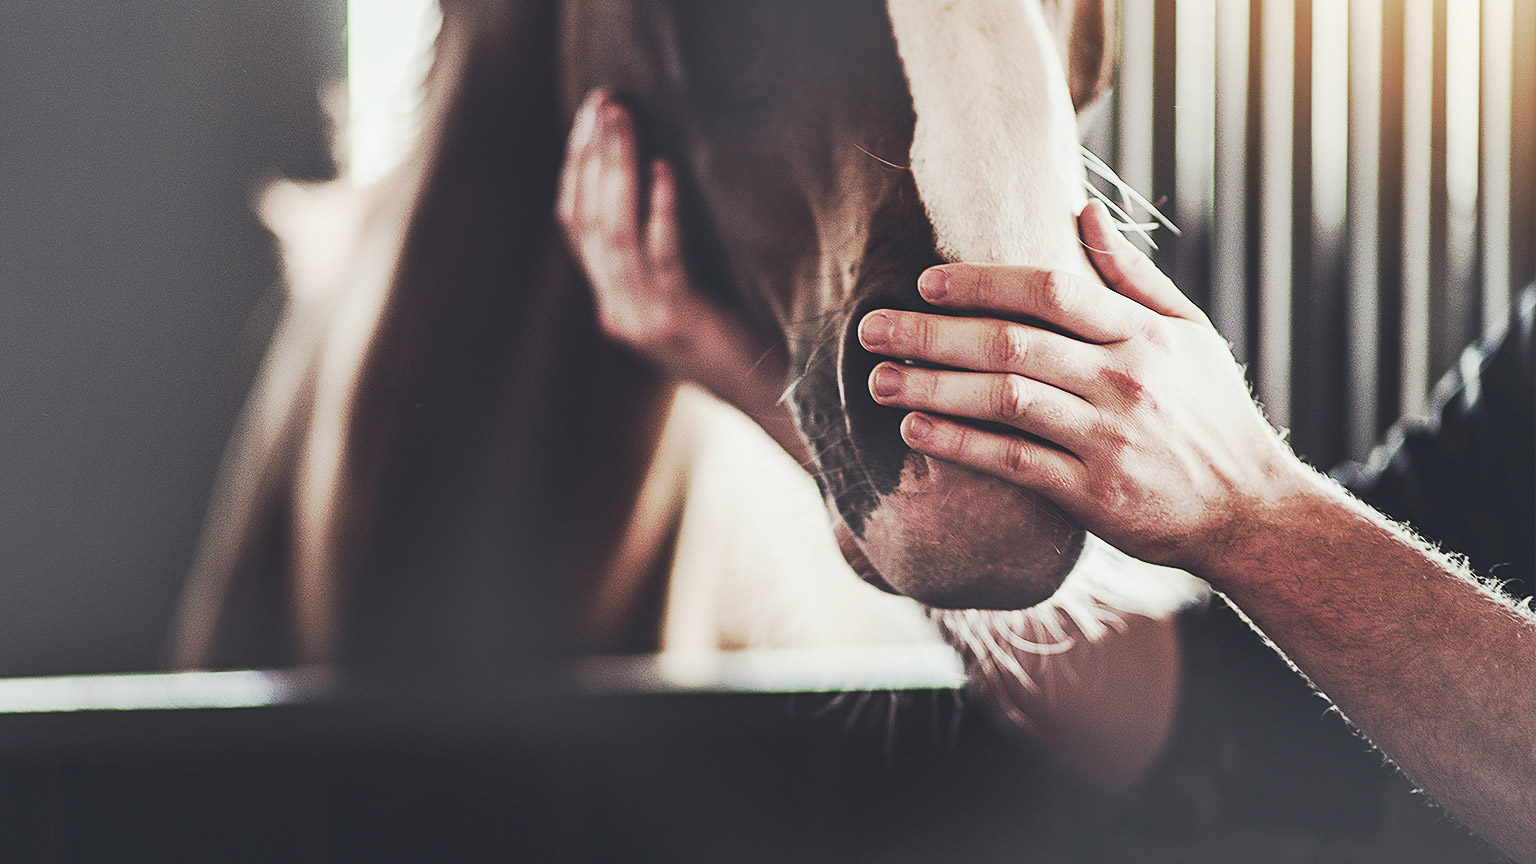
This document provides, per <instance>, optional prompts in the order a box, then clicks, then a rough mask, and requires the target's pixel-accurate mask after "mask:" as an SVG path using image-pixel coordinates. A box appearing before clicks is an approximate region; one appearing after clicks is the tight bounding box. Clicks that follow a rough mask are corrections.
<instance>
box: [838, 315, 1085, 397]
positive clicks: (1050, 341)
mask: <svg viewBox="0 0 1536 864" xmlns="http://www.w3.org/2000/svg"><path fill="white" fill-rule="evenodd" d="M859 342H860V343H861V344H863V346H864V347H865V348H867V349H869V350H870V351H872V352H875V353H877V354H884V355H885V356H887V357H895V358H897V359H901V360H918V361H921V362H923V363H930V364H933V365H937V366H949V367H953V368H956V369H971V370H975V371H979V372H1012V373H1014V374H1017V375H1024V376H1026V377H1029V378H1034V379H1036V380H1039V381H1043V382H1045V383H1047V384H1050V385H1052V386H1054V387H1059V388H1061V389H1063V390H1066V391H1068V392H1070V393H1073V394H1076V395H1078V396H1082V397H1084V398H1088V397H1089V396H1090V393H1091V392H1093V391H1094V390H1095V389H1096V388H1095V384H1096V381H1097V380H1098V375H1099V366H1100V365H1101V364H1102V361H1101V358H1100V357H1099V356H1098V355H1100V354H1102V353H1103V349H1102V348H1099V347H1097V346H1094V345H1090V344H1088V343H1087V342H1082V341H1079V340H1077V339H1073V338H1072V337H1070V336H1063V335H1061V334H1060V333H1053V332H1051V331H1049V330H1042V329H1040V328H1038V327H1030V326H1028V325H1025V324H1019V323H1017V322H1014V321H1003V320H999V319H996V318H951V317H949V316H947V315H928V314H924V313H921V312H903V311H898V310H894V309H881V310H876V311H874V312H871V313H869V314H868V315H866V316H864V320H863V321H861V322H859Z"/></svg>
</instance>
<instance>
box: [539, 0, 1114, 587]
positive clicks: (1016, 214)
mask: <svg viewBox="0 0 1536 864" xmlns="http://www.w3.org/2000/svg"><path fill="white" fill-rule="evenodd" d="M1111 6H1112V4H1105V3H1096V2H1079V3H1071V2H1057V3H1047V4H1045V5H1042V4H1041V3H1039V2H1038V0H968V2H965V3H952V2H938V0H891V2H889V3H888V4H887V3H886V2H882V0H839V2H825V3H820V2H816V3H812V2H803V0H759V2H724V3H722V2H719V0H667V2H657V3H640V2H635V3H616V2H606V0H590V2H588V0H569V2H567V3H566V4H565V8H564V12H563V15H562V18H561V21H560V26H561V28H562V30H561V34H560V37H559V42H560V44H561V46H562V55H561V58H560V60H561V62H560V74H559V84H560V88H561V89H560V103H561V106H562V109H563V110H564V111H565V112H566V116H567V117H568V116H569V114H570V112H571V110H572V109H573V107H574V106H575V104H576V103H577V102H578V101H579V100H580V99H581V98H582V96H583V95H584V94H585V93H586V92H587V91H588V90H590V89H591V88H593V87H598V86H601V87H607V88H610V89H612V90H614V91H616V92H617V93H618V94H620V98H622V99H624V100H626V101H628V102H629V103H630V104H631V105H632V106H633V107H634V109H635V112H636V114H637V116H638V119H639V122H640V128H641V135H642V140H643V142H644V143H645V144H646V145H647V146H648V147H649V148H650V149H651V150H652V151H653V155H660V156H664V157H666V158H668V159H670V160H671V161H672V162H673V163H674V164H676V165H679V166H681V167H682V170H681V172H680V176H681V179H682V182H683V191H684V195H683V198H684V205H685V210H684V219H685V238H686V241H687V243H688V244H689V246H690V252H691V258H692V264H693V266H694V270H695V272H696V274H697V275H698V277H699V281H700V282H701V283H703V284H705V285H707V286H710V287H711V288H712V289H714V290H715V291H716V292H717V293H718V295H719V297H720V299H721V300H722V301H723V302H725V303H727V304H729V305H730V306H732V307H734V308H735V309H736V310H737V311H739V312H740V313H741V314H743V315H744V317H746V318H747V320H749V321H750V322H752V323H754V324H755V325H756V326H757V328H758V329H759V330H761V331H762V332H763V333H764V334H765V335H767V336H769V337H770V338H774V339H783V340H784V343H785V347H786V348H787V353H788V356H789V358H790V365H791V369H792V370H793V376H794V380H793V385H792V387H791V388H790V390H789V401H790V404H791V405H792V407H793V409H794V413H795V416H796V419H797V422H798V426H799V428H800V430H801V432H802V434H803V436H804V437H805V439H806V441H807V442H808V444H809V445H810V448H811V451H812V452H813V453H814V455H815V460H816V466H815V467H816V469H817V470H816V473H817V478H818V481H819V482H820V484H821V488H822V491H823V493H824V495H825V497H826V499H827V501H828V503H829V505H830V506H831V507H832V508H833V509H834V510H835V512H836V514H837V516H838V517H839V518H840V519H841V520H842V522H843V524H844V525H845V526H846V528H847V530H848V533H849V534H850V535H851V540H852V544H853V547H852V548H848V549H847V551H849V552H852V553H854V554H853V555H851V556H850V557H851V558H856V557H859V556H862V557H863V558H865V559H867V562H868V563H869V564H871V565H873V568H874V569H875V570H877V571H878V572H879V576H880V577H881V578H882V579H883V580H884V581H885V582H886V583H888V584H889V585H890V586H892V587H894V588H895V589H897V590H898V591H900V592H901V593H905V594H908V595H910V596H913V597H915V598H917V599H919V600H921V601H923V602H925V603H927V604H929V605H934V606H941V607H986V608H1001V609H1016V608H1022V607H1026V606H1030V605H1034V604H1036V603H1039V602H1040V601H1042V600H1044V599H1046V598H1047V597H1048V596H1049V595H1050V594H1051V593H1052V592H1053V591H1055V589H1056V588H1057V586H1058V585H1059V584H1060V582H1061V580H1062V578H1063V577H1064V576H1065V574H1066V572H1067V571H1068V570H1069V569H1070V568H1071V566H1072V564H1073V562H1074V560H1075V558H1076V555H1077V553H1078V551H1079V549H1080V548H1081V544H1082V539H1083V535H1082V531H1081V529H1080V528H1079V527H1078V526H1077V525H1075V524H1074V523H1073V522H1072V521H1071V520H1069V519H1068V518H1066V517H1065V516H1064V515H1063V514H1062V513H1060V511H1058V510H1057V509H1056V508H1055V507H1054V506H1052V505H1051V504H1050V503H1049V502H1047V501H1045V500H1044V499H1041V498H1039V497H1037V496H1034V495H1032V494H1030V493H1027V492H1023V491H1020V490H1018V489H1016V488H1014V487H1012V486H1010V485H1008V484H1005V483H1002V482H1000V481H997V480H994V479H992V478H990V477H985V476H982V475H979V474H976V473H972V472H969V471H965V470H962V469H959V468H956V467H955V466H952V465H948V464H944V463H939V462H936V461H933V460H929V459H927V458H925V457H922V456H919V455H917V454H915V453H913V452H911V451H910V450H909V449H908V448H907V447H906V446H905V444H904V443H903V442H902V440H901V437H900V434H899V432H898V423H899V420H900V413H901V412H899V411H895V410H893V409H889V408H885V407H882V406H879V405H877V404H876V403H875V402H874V401H873V400H872V399H871V398H870V397H869V394H868V390H867V386H866V383H865V382H866V381H867V378H868V376H869V374H870V372H871V370H872V369H873V367H874V365H875V363H876V362H877V360H878V358H876V357H874V356H873V355H871V354H870V353H868V352H867V351H865V350H864V349H863V348H861V347H860V345H859V343H858V340H857V338H856V336H855V333H854V330H855V327H856V326H857V323H858V321H859V320H860V318H861V317H862V316H863V315H864V313H866V312H868V311H870V310H871V309H875V308H880V307H887V308H904V309H923V308H928V307H926V304H924V303H923V302H922V300H921V299H920V298H919V296H918V294H917V291H916V282H917V276H918V274H919V273H921V272H922V271H923V270H924V269H925V268H926V267H928V266H930V265H933V264H938V263H941V262H943V261H946V260H957V259H965V260H971V261H999V262H1007V263H1030V264H1035V265H1043V266H1054V267H1064V268H1071V269H1075V270H1077V271H1079V272H1081V273H1085V274H1091V273H1092V272H1093V271H1092V270H1091V268H1090V267H1089V266H1088V264H1087V262H1086V260H1084V258H1083V256H1082V254H1081V250H1080V248H1079V246H1078V242H1077V237H1076V233H1075V223H1074V219H1073V217H1074V214H1075V212H1076V209H1077V208H1078V207H1080V205H1081V204H1082V202H1083V200H1084V195H1083V191H1082V187H1081V180H1080V178H1081V174H1082V169H1081V157H1080V155H1079V150H1078V138H1077V126H1076V122H1075V116H1074V110H1073V109H1074V101H1075V102H1076V104H1077V106H1078V107H1086V106H1087V105H1088V104H1089V103H1091V102H1092V101H1093V99H1094V98H1095V97H1096V96H1097V95H1098V94H1099V93H1100V92H1101V91H1102V90H1103V88H1104V87H1105V86H1106V83H1107V75H1108V72H1109V68H1110V63H1111V58H1110V56H1109V50H1110V49H1109V47H1108V46H1109V45H1110V40H1111V37H1112V31H1111V29H1110V28H1111V23H1112V22H1111V21H1110V19H1109V17H1108V16H1109V9H1110V7H1111ZM1062 49H1064V53H1063V50H1062ZM1063 56H1064V57H1065V58H1066V62H1065V63H1063V61H1062V59H1061V58H1062V57H1063ZM861 563H863V562H861Z"/></svg>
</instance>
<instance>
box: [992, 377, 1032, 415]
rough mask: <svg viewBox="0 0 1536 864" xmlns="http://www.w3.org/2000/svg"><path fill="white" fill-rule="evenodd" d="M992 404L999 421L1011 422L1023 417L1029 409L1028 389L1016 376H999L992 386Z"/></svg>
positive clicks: (1022, 380) (1021, 379)
mask: <svg viewBox="0 0 1536 864" xmlns="http://www.w3.org/2000/svg"><path fill="white" fill-rule="evenodd" d="M993 387H994V392H993V396H992V404H993V406H994V410H995V411H996V413H997V416H998V418H999V419H1001V420H1003V421H1006V422H1011V421H1014V420H1017V419H1019V418H1020V417H1023V416H1024V412H1025V411H1026V410H1028V408H1029V402H1030V399H1029V389H1028V387H1027V386H1026V385H1025V383H1024V379H1023V378H1020V377H1019V376H1017V375H999V376H998V377H997V383H996V384H994V385H993Z"/></svg>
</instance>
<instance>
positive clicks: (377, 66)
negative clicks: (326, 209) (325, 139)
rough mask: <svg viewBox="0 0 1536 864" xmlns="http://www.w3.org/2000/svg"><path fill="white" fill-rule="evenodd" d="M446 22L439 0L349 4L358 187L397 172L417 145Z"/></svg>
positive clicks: (351, 137) (351, 136) (350, 99)
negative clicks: (435, 48) (435, 50)
mask: <svg viewBox="0 0 1536 864" xmlns="http://www.w3.org/2000/svg"><path fill="white" fill-rule="evenodd" d="M441 23H442V17H441V14H440V13H439V11H438V8H437V3H436V2H434V0H349V2H348V3H347V103H348V109H347V113H348V123H347V125H348V142H349V145H350V146H349V147H348V152H349V157H350V159H351V165H350V168H351V175H352V179H353V181H354V182H356V183H357V184H358V185H363V186H366V185H368V184H370V183H373V182H374V181H376V180H378V179H379V178H381V177H383V176H385V175H386V174H388V173H389V172H390V171H392V170H394V169H395V168H396V167H397V166H398V165H399V164H400V162H401V161H402V160H403V159H404V158H405V156H406V155H407V154H408V153H409V152H410V149H411V147H412V146H413V144H414V143H415V140H416V136H417V133H418V131H419V130H420V127H421V107H422V93H421V88H422V82H423V81H425V80H426V74H427V68H428V64H429V63H430V56H431V47H432V40H433V39H435V38H436V37H437V30H438V27H439V26H440V25H441Z"/></svg>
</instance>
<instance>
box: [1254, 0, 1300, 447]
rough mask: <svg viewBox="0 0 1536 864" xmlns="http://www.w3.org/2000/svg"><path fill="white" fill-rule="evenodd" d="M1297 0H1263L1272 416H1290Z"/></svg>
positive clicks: (1263, 255) (1263, 219)
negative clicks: (1292, 189)
mask: <svg viewBox="0 0 1536 864" xmlns="http://www.w3.org/2000/svg"><path fill="white" fill-rule="evenodd" d="M1295 16H1296V7H1295V3H1294V0H1265V2H1264V5H1263V11H1262V18H1261V22H1262V27H1263V29H1262V31H1261V36H1262V40H1263V41H1262V43H1261V44H1262V45H1263V56H1262V57H1261V59H1260V63H1261V67H1262V71H1261V75H1262V79H1261V80H1262V84H1261V87H1262V90H1261V93H1262V95H1261V98H1260V103H1261V104H1260V106H1259V111H1260V129H1261V130H1262V136H1263V138H1262V141H1261V143H1260V145H1259V154H1260V155H1259V160H1260V165H1261V167H1262V169H1263V174H1262V175H1261V178H1260V181H1259V228H1260V233H1259V310H1258V311H1259V332H1260V333H1261V334H1263V336H1262V340H1261V343H1260V345H1259V346H1258V347H1259V351H1258V357H1259V362H1258V375H1257V382H1256V383H1257V389H1258V394H1259V398H1260V399H1261V400H1262V401H1263V403H1264V406H1265V410H1266V411H1267V412H1268V414H1269V418H1270V420H1272V421H1273V422H1274V423H1275V424H1277V425H1279V426H1282V427H1284V426H1287V425H1289V423H1290V417H1291V293H1292V286H1291V279H1292V272H1291V230H1292V216H1293V214H1292V209H1293V208H1292V195H1291V183H1292V170H1293V168H1294V164H1293V162H1294V150H1293V142H1292V139H1291V121H1292V113H1291V112H1292V100H1293V98H1294V95H1295V94H1294V85H1295V79H1294V75H1295V67H1294V65H1293V64H1294V61H1295V56H1294V55H1295V27H1296V20H1295Z"/></svg>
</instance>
